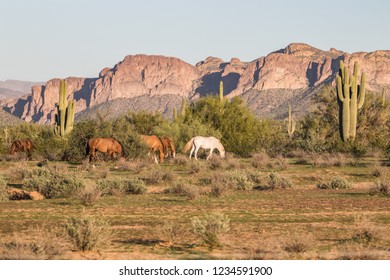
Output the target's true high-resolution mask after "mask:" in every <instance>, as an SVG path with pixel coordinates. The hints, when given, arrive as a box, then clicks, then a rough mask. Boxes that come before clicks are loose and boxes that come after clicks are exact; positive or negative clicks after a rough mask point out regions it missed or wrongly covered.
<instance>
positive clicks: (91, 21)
mask: <svg viewBox="0 0 390 280" xmlns="http://www.w3.org/2000/svg"><path fill="white" fill-rule="evenodd" d="M0 4H1V5H0V38H1V40H0V80H6V79H17V80H25V81H47V80H49V79H51V78H66V77H69V76H79V77H97V76H98V73H99V71H100V70H101V69H102V68H104V67H107V66H108V67H112V66H114V65H115V64H116V63H117V62H119V61H121V60H122V59H123V58H124V57H125V56H126V55H129V54H139V53H144V54H159V55H166V56H175V57H178V58H180V59H182V60H184V61H186V62H188V63H190V64H193V65H194V64H195V63H197V62H199V61H201V60H203V59H205V58H206V57H207V56H217V57H220V58H222V59H224V60H227V61H228V60H230V58H232V57H238V58H240V59H241V60H242V61H251V60H254V59H256V58H258V57H260V56H265V55H267V54H268V53H270V52H272V51H275V50H278V49H281V48H284V47H285V46H287V45H288V44H289V43H291V42H302V43H307V44H310V45H312V46H314V47H317V48H319V49H323V50H328V49H329V48H331V47H334V48H336V49H339V50H343V51H347V52H356V51H367V52H370V51H374V50H377V49H382V50H385V49H390V36H389V28H390V16H389V12H390V1H383V0H370V1H360V0H355V1H352V0H351V1H342V0H327V1H315V0H302V1H299V0H295V1H283V0H273V1H272V0H269V1H266V0H258V1H256V0H253V1H251V0H240V1H237V0H236V1H233V0H207V1H205V0H193V1H185V0H165V1H163V0H160V1H157V0H144V1H141V0H139V1H131V0H128V1H125V0H105V1H102V0H95V1H92V0H64V1H60V0H0Z"/></svg>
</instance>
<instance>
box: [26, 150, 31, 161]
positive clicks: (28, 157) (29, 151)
mask: <svg viewBox="0 0 390 280" xmlns="http://www.w3.org/2000/svg"><path fill="white" fill-rule="evenodd" d="M27 160H31V150H30V149H27Z"/></svg>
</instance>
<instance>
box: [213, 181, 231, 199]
mask: <svg viewBox="0 0 390 280" xmlns="http://www.w3.org/2000/svg"><path fill="white" fill-rule="evenodd" d="M228 191H229V188H228V187H227V186H226V185H225V184H223V183H221V182H219V181H217V182H213V183H212V184H211V186H210V195H211V196H214V197H221V196H223V195H224V194H226V193H227V192H228Z"/></svg>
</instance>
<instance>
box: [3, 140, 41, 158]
mask: <svg viewBox="0 0 390 280" xmlns="http://www.w3.org/2000/svg"><path fill="white" fill-rule="evenodd" d="M34 148H35V146H34V144H33V142H32V141H31V140H30V139H18V140H15V141H14V142H13V143H12V144H11V148H10V151H9V153H10V154H11V155H15V154H16V153H18V152H26V153H27V158H28V159H31V152H32V150H33V149H34Z"/></svg>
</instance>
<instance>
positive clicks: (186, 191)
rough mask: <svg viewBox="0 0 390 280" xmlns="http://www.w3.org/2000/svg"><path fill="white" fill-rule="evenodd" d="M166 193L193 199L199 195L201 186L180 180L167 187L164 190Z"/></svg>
mask: <svg viewBox="0 0 390 280" xmlns="http://www.w3.org/2000/svg"><path fill="white" fill-rule="evenodd" d="M164 193H167V194H177V195H180V196H185V197H187V198H188V199H190V200H193V199H196V198H197V197H198V196H199V188H198V187H196V186H194V185H191V184H190V183H189V182H188V181H184V180H179V181H178V182H176V183H174V184H173V185H172V186H170V187H168V188H166V189H165V190H164Z"/></svg>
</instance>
